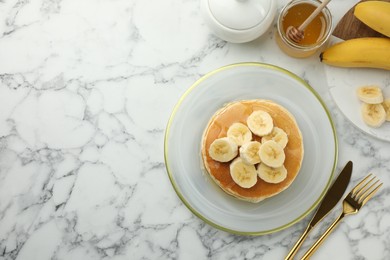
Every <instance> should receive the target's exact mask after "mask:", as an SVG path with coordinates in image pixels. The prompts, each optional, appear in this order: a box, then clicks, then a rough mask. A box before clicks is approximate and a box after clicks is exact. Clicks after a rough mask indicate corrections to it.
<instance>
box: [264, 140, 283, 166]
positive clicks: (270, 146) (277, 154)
mask: <svg viewBox="0 0 390 260" xmlns="http://www.w3.org/2000/svg"><path fill="white" fill-rule="evenodd" d="M259 156H260V160H261V162H263V163H265V164H266V165H267V166H269V167H272V168H278V167H281V166H282V165H283V163H284V160H285V159H286V155H285V154H284V150H283V148H282V146H280V145H279V144H278V143H277V142H275V141H274V140H269V141H266V142H264V143H262V144H261V146H260V150H259Z"/></svg>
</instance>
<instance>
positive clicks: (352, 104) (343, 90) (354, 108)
mask: <svg viewBox="0 0 390 260" xmlns="http://www.w3.org/2000/svg"><path fill="white" fill-rule="evenodd" d="M325 72H326V75H327V79H328V85H329V87H330V89H329V91H330V94H331V96H332V98H333V100H334V101H335V103H336V105H337V106H338V108H339V109H340V111H341V112H342V113H343V114H344V116H345V117H346V118H348V120H349V121H350V122H351V123H352V124H354V125H355V126H356V127H357V128H358V129H360V130H361V131H363V132H364V133H366V134H369V135H371V136H373V137H376V138H378V139H380V140H384V141H388V142H390V122H385V123H384V124H383V125H382V126H381V127H379V128H373V127H369V126H368V125H366V124H365V123H364V121H363V120H362V117H361V115H360V108H361V104H362V103H361V102H360V101H359V99H358V98H357V95H356V89H357V88H358V87H360V86H365V85H377V86H379V87H381V88H382V90H383V94H384V96H385V98H390V73H389V72H388V71H384V70H375V69H360V68H353V69H348V68H337V67H330V66H327V67H326V69H325Z"/></svg>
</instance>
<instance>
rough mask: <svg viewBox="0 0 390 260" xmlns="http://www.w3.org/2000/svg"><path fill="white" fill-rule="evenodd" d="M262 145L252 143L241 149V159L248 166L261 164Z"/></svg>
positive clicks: (255, 142)
mask: <svg viewBox="0 0 390 260" xmlns="http://www.w3.org/2000/svg"><path fill="white" fill-rule="evenodd" d="M260 146H261V143H260V142H257V141H251V142H249V143H246V144H244V145H243V146H241V147H240V157H241V158H242V160H243V161H244V162H245V163H247V164H256V163H259V162H260V156H259V150H260Z"/></svg>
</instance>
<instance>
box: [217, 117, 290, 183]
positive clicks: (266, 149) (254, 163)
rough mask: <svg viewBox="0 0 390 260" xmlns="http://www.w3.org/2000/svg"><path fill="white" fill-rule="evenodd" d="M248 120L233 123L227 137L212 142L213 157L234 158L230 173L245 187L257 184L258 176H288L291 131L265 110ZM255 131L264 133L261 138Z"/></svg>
mask: <svg viewBox="0 0 390 260" xmlns="http://www.w3.org/2000/svg"><path fill="white" fill-rule="evenodd" d="M247 124H248V125H245V124H242V123H238V122H237V123H233V124H232V125H230V126H229V128H228V130H227V134H226V135H227V136H226V137H222V138H218V139H215V140H214V141H213V142H212V143H211V145H210V148H209V154H210V157H211V158H212V159H213V160H215V161H218V162H229V161H231V160H233V159H234V160H233V161H232V162H230V165H229V169H230V175H231V177H232V179H233V181H234V182H235V183H236V184H237V185H239V186H240V187H242V188H251V187H253V186H254V185H255V184H256V183H257V177H259V178H261V179H262V180H264V181H265V182H268V183H279V182H281V181H283V180H284V179H285V178H286V177H287V170H286V168H285V166H284V161H285V158H286V156H285V153H284V148H285V147H286V146H287V143H288V136H287V133H286V132H285V131H284V130H283V129H281V128H279V127H276V126H274V123H273V119H272V117H271V115H270V114H269V113H267V112H265V111H263V110H256V111H254V112H252V113H251V114H250V115H249V116H248V118H247ZM253 135H257V136H259V137H261V142H260V141H257V140H253ZM238 155H239V156H238ZM237 156H238V157H237Z"/></svg>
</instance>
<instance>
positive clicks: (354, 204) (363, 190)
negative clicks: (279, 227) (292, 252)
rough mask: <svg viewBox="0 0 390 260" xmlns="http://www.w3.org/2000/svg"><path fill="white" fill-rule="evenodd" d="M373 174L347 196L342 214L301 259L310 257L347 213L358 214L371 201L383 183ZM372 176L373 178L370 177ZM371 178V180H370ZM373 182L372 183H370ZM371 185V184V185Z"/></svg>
mask: <svg viewBox="0 0 390 260" xmlns="http://www.w3.org/2000/svg"><path fill="white" fill-rule="evenodd" d="M371 176H372V174H369V175H368V176H366V177H365V178H364V179H363V180H362V181H361V182H359V183H358V184H357V185H356V186H355V187H354V188H353V189H352V190H351V192H350V193H349V194H348V195H347V196H346V197H345V199H344V201H343V211H342V213H341V214H340V216H339V217H338V218H337V219H336V220H335V221H334V222H333V223H332V224H331V225H330V227H329V228H328V229H327V230H326V231H325V232H324V234H323V235H322V236H321V237H320V238H319V239H318V240H317V241H316V242H315V243H314V244H313V245H312V246H311V247H310V248H309V250H308V251H307V252H306V253H305V255H304V256H303V257H302V259H301V260H304V259H308V258H309V257H310V256H311V255H312V254H313V253H314V252H315V251H316V250H317V248H318V247H319V246H320V245H321V244H322V242H323V241H324V240H325V238H326V237H327V236H328V235H329V234H330V233H331V232H332V231H333V229H334V228H335V227H336V226H337V224H338V223H340V221H341V220H342V219H343V218H344V217H345V216H347V215H351V214H356V213H357V212H358V211H359V210H360V208H361V207H363V206H364V205H365V204H366V203H367V201H369V200H370V199H371V198H372V197H373V196H374V194H375V193H376V192H377V191H378V190H379V188H380V187H381V186H382V184H383V183H379V184H378V182H379V180H376V181H375V182H374V183H372V182H373V181H374V180H375V178H376V177H375V176H373V177H371ZM370 177H371V179H369V178H370ZM368 179H369V180H368ZM370 184H371V185H370ZM369 185H370V186H369Z"/></svg>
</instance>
